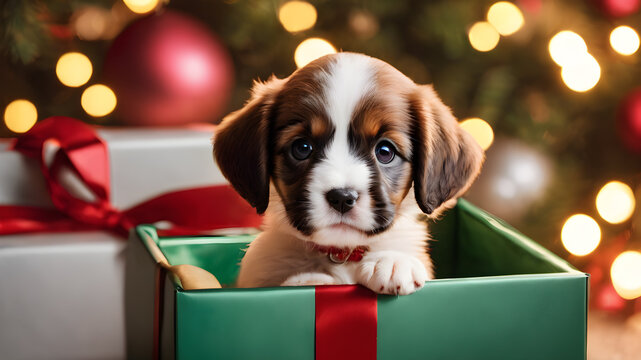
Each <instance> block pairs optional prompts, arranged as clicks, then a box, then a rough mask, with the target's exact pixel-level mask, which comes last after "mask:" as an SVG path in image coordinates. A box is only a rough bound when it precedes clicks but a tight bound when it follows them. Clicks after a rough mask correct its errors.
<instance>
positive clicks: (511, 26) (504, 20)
mask: <svg viewBox="0 0 641 360" xmlns="http://www.w3.org/2000/svg"><path fill="white" fill-rule="evenodd" d="M487 21H488V22H489V23H490V24H492V26H494V28H495V29H496V31H498V33H499V34H501V35H504V36H507V35H512V34H514V33H515V32H517V31H518V30H519V29H520V28H521V27H522V26H523V23H524V22H525V20H524V19H523V14H522V13H521V10H519V8H518V7H517V6H516V5H514V4H512V3H511V2H507V1H499V2H497V3H495V4H494V5H492V6H490V9H489V10H488V12H487Z"/></svg>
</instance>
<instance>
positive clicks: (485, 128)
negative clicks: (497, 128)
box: [461, 118, 494, 150]
mask: <svg viewBox="0 0 641 360" xmlns="http://www.w3.org/2000/svg"><path fill="white" fill-rule="evenodd" d="M461 128H463V130H465V131H467V132H468V133H470V135H472V137H473V138H474V140H476V142H477V143H478V144H479V145H480V146H481V148H483V150H487V149H488V148H489V147H490V145H492V142H493V141H494V131H492V127H491V126H490V124H488V123H487V122H486V121H485V120H483V119H479V118H470V119H466V120H463V121H462V122H461Z"/></svg>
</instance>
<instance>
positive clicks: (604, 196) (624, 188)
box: [596, 181, 635, 224]
mask: <svg viewBox="0 0 641 360" xmlns="http://www.w3.org/2000/svg"><path fill="white" fill-rule="evenodd" d="M634 206H635V201H634V192H633V191H632V189H631V188H630V187H629V186H628V185H626V184H624V183H622V182H620V181H610V182H609V183H607V184H605V185H604V186H603V187H602V188H601V190H600V191H599V193H598V194H597V196H596V209H597V211H598V212H599V215H601V217H602V218H603V220H605V221H607V222H609V223H611V224H620V223H622V222H624V221H626V220H628V219H629V218H630V216H632V213H633V212H634Z"/></svg>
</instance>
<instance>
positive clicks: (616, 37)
mask: <svg viewBox="0 0 641 360" xmlns="http://www.w3.org/2000/svg"><path fill="white" fill-rule="evenodd" d="M610 46H612V49H614V51H616V52H618V53H619V54H621V55H632V54H634V53H635V52H637V50H639V34H637V32H636V31H635V30H634V29H633V28H631V27H629V26H625V25H623V26H619V27H617V28H615V29H614V30H612V32H611V33H610Z"/></svg>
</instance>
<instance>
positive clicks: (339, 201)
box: [325, 189, 358, 214]
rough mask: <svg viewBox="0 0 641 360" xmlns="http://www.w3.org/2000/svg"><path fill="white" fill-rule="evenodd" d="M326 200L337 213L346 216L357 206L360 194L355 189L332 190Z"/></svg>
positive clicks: (327, 194)
mask: <svg viewBox="0 0 641 360" xmlns="http://www.w3.org/2000/svg"><path fill="white" fill-rule="evenodd" d="M325 199H327V202H328V203H329V205H330V206H331V207H333V208H334V209H336V211H338V212H340V213H341V214H344V213H346V212H348V211H350V210H351V209H352V208H353V207H354V205H356V200H358V192H357V191H356V190H354V189H332V190H330V191H328V192H327V193H326V194H325Z"/></svg>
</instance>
